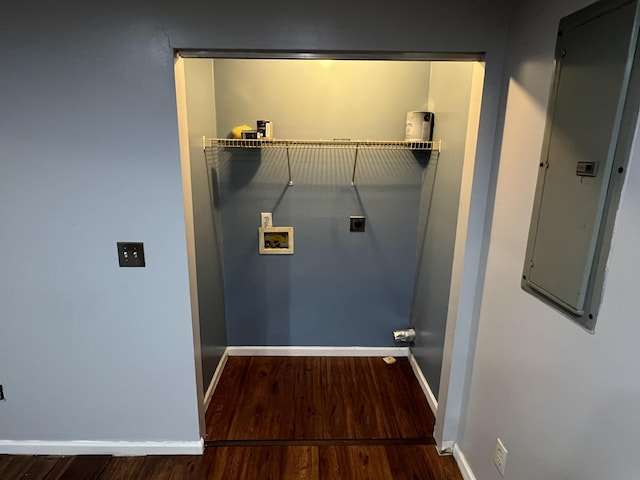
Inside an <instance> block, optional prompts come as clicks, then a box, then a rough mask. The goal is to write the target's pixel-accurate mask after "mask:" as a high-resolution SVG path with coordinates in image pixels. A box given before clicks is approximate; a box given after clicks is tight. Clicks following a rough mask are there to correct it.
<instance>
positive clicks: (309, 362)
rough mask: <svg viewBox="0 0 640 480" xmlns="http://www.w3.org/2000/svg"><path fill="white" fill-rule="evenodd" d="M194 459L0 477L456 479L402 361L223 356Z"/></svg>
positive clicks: (44, 466)
mask: <svg viewBox="0 0 640 480" xmlns="http://www.w3.org/2000/svg"><path fill="white" fill-rule="evenodd" d="M206 418H207V432H208V436H207V443H208V445H210V446H208V447H207V449H206V451H205V453H204V455H201V456H200V455H195V456H149V457H110V456H70V457H53V456H11V455H0V479H2V480H13V479H32V480H116V479H123V480H124V479H145V480H147V479H149V480H183V479H184V480H187V479H189V480H205V479H207V480H209V479H211V480H223V479H224V480H233V479H248V480H268V479H274V480H282V479H285V480H286V479H300V480H325V479H326V480H342V479H345V480H366V479H371V480H391V479H393V480H404V479H406V480H410V479H411V480H416V479H420V480H462V476H461V475H460V472H459V470H458V467H457V465H456V464H455V461H454V460H453V458H452V457H441V456H439V455H438V453H437V451H436V448H435V447H434V445H433V443H434V442H433V438H432V437H431V434H432V431H433V422H434V419H433V415H432V413H431V411H430V409H429V407H428V405H427V402H426V400H425V398H424V395H423V394H422V391H421V390H420V387H419V385H418V383H417V381H416V379H415V377H414V375H413V372H412V371H411V366H410V365H409V363H408V361H407V360H406V359H398V361H397V362H396V363H395V364H393V365H386V364H385V363H384V362H382V360H381V359H379V358H344V357H342V358H340V357H330V358H325V357H322V358H321V357H230V358H229V360H228V362H227V365H226V367H225V369H224V372H223V374H222V376H221V379H220V382H219V384H218V388H217V389H216V392H215V393H214V396H213V398H212V401H211V405H210V407H209V409H208V411H207V417H206Z"/></svg>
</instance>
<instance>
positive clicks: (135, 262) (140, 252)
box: [118, 242, 145, 267]
mask: <svg viewBox="0 0 640 480" xmlns="http://www.w3.org/2000/svg"><path fill="white" fill-rule="evenodd" d="M118 261H119V263H120V266H121V267H144V266H145V262H144V246H143V243H142V242H118Z"/></svg>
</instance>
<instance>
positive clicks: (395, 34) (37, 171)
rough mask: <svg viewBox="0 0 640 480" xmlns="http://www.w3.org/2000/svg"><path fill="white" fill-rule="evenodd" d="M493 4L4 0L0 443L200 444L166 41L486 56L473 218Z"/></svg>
mask: <svg viewBox="0 0 640 480" xmlns="http://www.w3.org/2000/svg"><path fill="white" fill-rule="evenodd" d="M505 4H506V2H505V1H503V0H490V1H488V2H482V3H478V2H473V1H465V2H462V3H459V2H458V3H452V2H443V1H437V0H430V1H425V2H420V3H415V4H412V5H410V6H408V8H410V9H411V12H410V13H409V14H408V13H407V9H406V8H393V9H390V8H389V5H388V2H370V1H367V2H364V1H356V2H352V3H349V4H345V3H344V2H332V1H330V2H324V3H322V4H320V3H318V4H311V5H308V4H303V3H300V2H292V1H289V0H286V1H283V2H276V3H274V4H273V5H272V6H271V8H269V9H264V8H262V4H261V3H260V2H255V3H249V4H247V3H246V2H243V3H227V4H225V5H224V6H221V5H218V4H214V3H211V2H204V1H198V0H187V1H184V2H180V3H174V2H171V3H169V2H146V1H142V0H128V1H127V2H124V1H120V0H115V1H113V2H109V3H105V2H97V1H94V0H88V1H82V2H80V1H74V0H69V1H66V2H63V3H60V2H56V3H52V2H44V1H41V0H31V1H24V2H12V3H11V6H10V8H6V9H5V11H4V12H3V15H2V16H1V17H0V56H1V57H2V59H3V70H2V75H0V111H2V115H1V116H0V161H1V163H0V168H1V170H2V172H1V173H2V174H1V175H0V218H1V219H2V235H0V252H2V253H1V254H0V255H1V256H2V276H0V309H1V310H0V312H1V315H0V330H1V334H0V382H1V383H2V384H3V385H4V387H5V392H6V394H7V402H5V403H2V404H0V425H1V426H2V428H1V429H0V437H2V438H3V439H9V440H20V439H31V440H60V439H85V440H105V439H106V440H109V439H115V440H153V439H164V440H189V441H191V440H197V439H198V438H199V435H200V432H199V425H198V403H199V401H200V399H199V398H198V395H197V389H196V375H195V368H194V364H195V363H194V362H195V359H194V343H193V330H192V323H191V318H190V306H189V281H188V272H187V257H186V240H185V225H184V210H183V200H182V192H181V172H180V160H179V146H178V136H177V120H176V105H175V83H174V71H173V55H174V48H233V49H243V48H249V49H263V48H267V49H290V50H304V49H314V50H336V49H338V50H368V51H381V50H382V51H386V50H396V51H414V50H425V51H436V52H446V51H450V52H456V51H458V52H459V51H484V52H487V75H488V82H487V84H486V85H487V88H486V90H485V91H486V94H485V100H486V105H485V107H486V108H483V118H482V120H481V132H482V133H481V143H480V146H479V155H480V156H479V158H480V163H481V167H482V168H481V169H480V171H481V172H483V175H484V176H482V175H481V176H480V177H479V178H478V181H479V182H480V187H479V190H478V192H479V193H478V194H477V195H478V196H479V198H476V199H475V200H474V205H475V207H474V208H475V209H476V210H478V209H482V208H483V205H484V199H485V198H486V191H485V190H486V184H487V182H488V166H489V164H490V162H491V155H490V153H491V149H492V142H493V138H494V135H493V134H494V130H493V129H494V125H495V118H496V115H497V103H496V98H497V93H498V89H499V84H500V77H499V73H500V71H501V68H502V53H503V49H504V33H505V31H506V30H505V28H506V14H505V8H504V7H505ZM425 19H433V21H431V20H429V21H428V27H429V28H426V25H427V23H425ZM483 192H484V193H483ZM482 228H483V224H482V222H480V223H479V224H476V225H474V226H473V231H474V232H475V234H478V233H479V232H481V231H482ZM119 240H134V241H135V240H141V241H144V242H145V246H146V252H147V260H148V267H147V268H146V269H119V268H118V267H117V263H116V252H115V242H116V241H119ZM17 246H19V250H18V251H16V247H17ZM78 252H80V253H78Z"/></svg>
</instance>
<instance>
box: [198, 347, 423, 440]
mask: <svg viewBox="0 0 640 480" xmlns="http://www.w3.org/2000/svg"><path fill="white" fill-rule="evenodd" d="M433 424H434V418H433V414H432V412H431V409H430V408H429V405H428V404H427V401H426V399H425V397H424V394H423V393H422V390H421V389H420V386H419V385H418V382H417V380H416V378H415V376H414V374H413V371H412V370H411V365H410V364H409V361H408V360H407V359H406V358H400V359H398V360H397V362H396V363H394V364H391V365H387V364H386V363H385V362H383V361H382V359H380V358H366V357H230V358H229V359H228V361H227V365H226V367H225V369H224V371H223V374H222V376H221V378H220V383H219V384H218V388H217V389H216V391H215V393H214V395H213V398H212V399H211V405H210V407H209V410H208V411H207V440H212V441H217V440H262V439H268V440H303V439H315V440H319V439H331V440H338V439H349V440H351V439H393V438H396V439H401V438H404V439H407V438H411V439H422V440H424V441H425V442H427V441H429V440H431V441H432V434H433Z"/></svg>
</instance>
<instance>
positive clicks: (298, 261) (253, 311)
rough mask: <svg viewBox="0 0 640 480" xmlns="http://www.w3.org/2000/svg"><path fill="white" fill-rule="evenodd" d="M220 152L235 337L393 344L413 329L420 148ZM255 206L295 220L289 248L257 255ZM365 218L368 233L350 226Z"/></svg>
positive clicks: (281, 221) (250, 341) (243, 341)
mask: <svg viewBox="0 0 640 480" xmlns="http://www.w3.org/2000/svg"><path fill="white" fill-rule="evenodd" d="M354 153H355V152H354V151H353V150H318V149H316V150H314V149H309V150H306V149H305V150H292V153H291V161H292V173H293V181H294V185H293V186H291V187H289V186H287V179H288V174H287V162H286V152H285V151H284V150H274V149H264V150H263V151H260V150H248V149H247V150H243V149H224V150H223V149H219V151H218V155H217V172H218V177H219V196H220V202H221V214H222V224H223V228H222V232H223V239H224V240H223V242H224V247H225V248H224V261H225V286H226V306H227V319H228V339H229V344H231V345H327V346H350V345H361V346H392V345H394V342H393V336H392V330H393V329H395V328H399V327H406V326H408V320H409V313H410V307H411V299H412V295H413V281H414V273H415V262H416V238H417V225H418V207H419V199H420V190H421V183H422V182H421V180H422V173H423V168H424V165H425V164H426V155H425V154H424V153H422V154H416V155H414V154H412V153H411V152H398V151H395V152H392V151H361V152H359V157H358V170H357V175H356V184H357V185H356V187H351V186H350V180H351V173H352V167H353V160H354ZM260 212H272V213H273V223H274V225H275V226H293V227H294V232H295V233H294V235H295V253H294V255H270V256H269V255H259V253H258V226H259V224H260ZM350 215H364V216H365V217H366V218H367V220H366V222H367V223H366V231H365V232H364V233H352V232H350V231H349V216H350Z"/></svg>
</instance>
